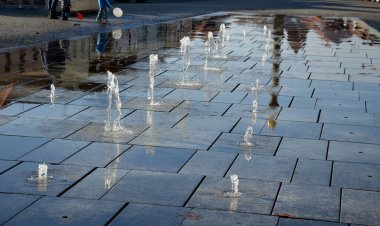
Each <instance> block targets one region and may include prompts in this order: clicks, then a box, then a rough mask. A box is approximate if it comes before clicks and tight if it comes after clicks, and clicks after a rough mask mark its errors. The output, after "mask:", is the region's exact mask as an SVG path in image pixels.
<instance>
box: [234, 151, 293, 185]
mask: <svg viewBox="0 0 380 226" xmlns="http://www.w3.org/2000/svg"><path fill="white" fill-rule="evenodd" d="M295 164H296V160H295V159H289V158H283V157H273V156H264V155H255V156H253V157H252V159H251V160H250V161H247V160H246V159H245V158H244V156H242V155H239V156H238V158H237V159H236V160H235V162H234V163H233V164H232V166H231V168H230V170H228V173H227V176H230V175H232V174H237V175H239V177H240V178H244V179H259V180H267V181H279V182H290V180H291V178H292V175H293V170H294V168H295Z"/></svg>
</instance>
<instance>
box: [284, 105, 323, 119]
mask: <svg viewBox="0 0 380 226" xmlns="http://www.w3.org/2000/svg"><path fill="white" fill-rule="evenodd" d="M318 116H319V110H316V109H302V108H282V109H281V112H280V114H279V115H278V117H277V120H283V121H298V122H317V120H318Z"/></svg>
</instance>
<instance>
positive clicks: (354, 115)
mask: <svg viewBox="0 0 380 226" xmlns="http://www.w3.org/2000/svg"><path fill="white" fill-rule="evenodd" d="M319 122H321V123H331V124H343V125H358V126H375V118H374V116H373V114H367V113H360V112H344V111H333V110H322V111H321V115H320V117H319Z"/></svg>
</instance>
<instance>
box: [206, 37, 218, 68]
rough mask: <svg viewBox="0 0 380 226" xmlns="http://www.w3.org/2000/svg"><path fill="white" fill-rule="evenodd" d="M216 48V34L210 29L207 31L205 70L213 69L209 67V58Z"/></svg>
mask: <svg viewBox="0 0 380 226" xmlns="http://www.w3.org/2000/svg"><path fill="white" fill-rule="evenodd" d="M215 49H216V43H215V40H214V34H213V33H212V32H211V31H209V32H208V33H207V41H206V42H205V66H204V70H213V68H210V67H209V60H210V58H211V57H212V54H213V52H214V50H215Z"/></svg>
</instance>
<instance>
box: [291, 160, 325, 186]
mask: <svg viewBox="0 0 380 226" xmlns="http://www.w3.org/2000/svg"><path fill="white" fill-rule="evenodd" d="M331 167H332V162H330V161H323V160H309V159H299V160H298V161H297V166H296V169H295V171H294V175H293V178H292V184H310V185H323V186H329V185H330V176H331ZM316 172H318V173H316Z"/></svg>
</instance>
